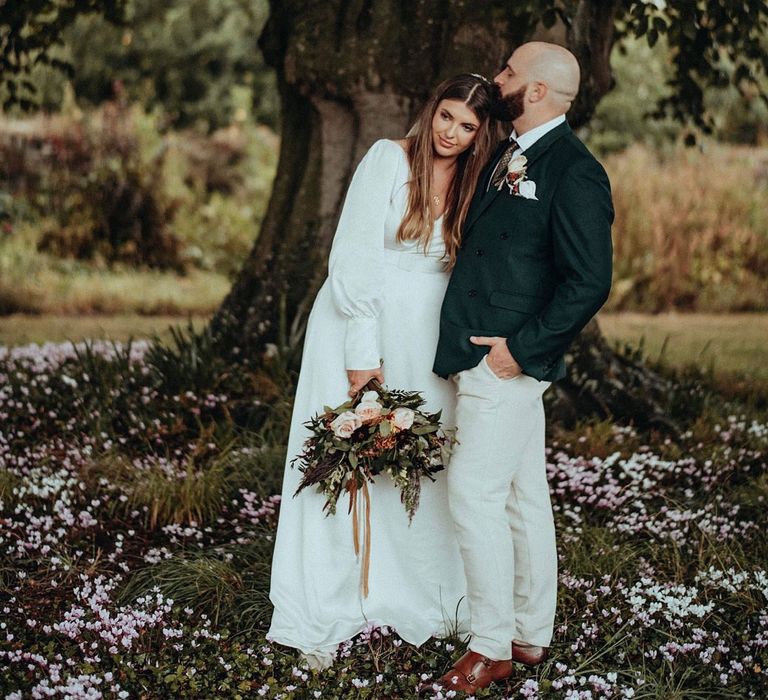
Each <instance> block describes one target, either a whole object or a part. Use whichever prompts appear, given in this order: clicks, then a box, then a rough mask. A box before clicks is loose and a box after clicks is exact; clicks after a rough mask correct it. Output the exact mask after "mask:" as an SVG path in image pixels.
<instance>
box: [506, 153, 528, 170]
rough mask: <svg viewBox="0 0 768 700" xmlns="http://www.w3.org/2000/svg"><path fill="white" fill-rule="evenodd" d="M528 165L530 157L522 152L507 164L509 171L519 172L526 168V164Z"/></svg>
mask: <svg viewBox="0 0 768 700" xmlns="http://www.w3.org/2000/svg"><path fill="white" fill-rule="evenodd" d="M526 165H528V159H527V158H526V157H525V156H524V155H523V154H522V153H518V154H517V155H516V156H515V157H514V158H513V159H512V160H510V161H509V165H507V172H508V173H519V172H522V171H523V170H525V166H526Z"/></svg>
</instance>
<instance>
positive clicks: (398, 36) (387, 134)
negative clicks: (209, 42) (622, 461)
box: [210, 0, 658, 415]
mask: <svg viewBox="0 0 768 700" xmlns="http://www.w3.org/2000/svg"><path fill="white" fill-rule="evenodd" d="M620 4H621V3H620V0H606V1H605V2H601V1H599V0H591V1H587V0H580V1H579V2H577V3H575V4H574V5H573V6H574V7H575V10H574V12H573V14H572V15H570V16H566V15H565V14H564V13H563V12H562V10H561V13H560V19H558V21H557V22H556V23H555V24H554V25H553V26H552V27H551V28H549V29H547V28H545V27H544V26H543V24H541V23H540V19H541V18H542V16H543V15H544V13H545V12H550V13H553V8H554V6H555V5H558V6H560V5H561V3H556V2H554V1H553V2H551V3H549V2H547V1H546V0H542V1H540V2H530V3H509V2H502V1H501V0H489V1H488V2H469V1H468V0H327V1H326V2H322V3H318V2H311V1H308V0H271V1H270V9H271V13H270V18H269V21H268V22H267V25H266V27H265V29H264V32H263V34H262V36H261V38H260V46H261V48H262V50H263V51H264V55H265V58H266V61H267V62H268V63H269V64H270V65H271V66H273V67H274V68H275V70H276V73H277V82H278V88H279V91H280V98H281V105H282V130H281V136H282V139H281V151H280V160H279V165H278V170H277V176H276V179H275V184H274V189H273V192H272V197H271V199H270V203H269V207H268V209H267V214H266V216H265V219H264V222H263V225H262V228H261V232H260V234H259V237H258V240H257V241H256V244H255V245H254V247H253V249H252V251H251V253H250V255H249V256H248V259H247V260H246V262H245V265H244V266H243V268H242V270H241V271H240V273H239V275H238V277H237V279H236V280H235V282H234V284H233V286H232V289H231V291H230V292H229V294H228V296H227V297H226V299H225V300H224V302H223V303H222V305H221V307H220V308H219V310H218V312H217V313H216V314H215V316H214V318H213V319H212V321H211V326H210V330H211V331H212V333H213V336H214V337H215V338H216V342H217V344H218V347H219V349H220V352H221V353H222V354H223V355H224V356H227V357H229V358H230V359H232V360H235V361H240V362H246V363H249V362H251V361H257V360H258V359H259V358H261V357H262V356H263V354H264V353H265V351H269V350H270V349H271V348H274V347H277V348H279V349H280V350H281V351H282V352H283V353H287V354H288V355H292V356H293V358H294V359H295V358H296V357H297V356H298V353H299V351H300V349H301V344H302V340H303V334H304V328H305V323H306V319H307V315H308V313H309V310H310V308H311V304H312V301H313V299H314V297H315V294H316V292H317V290H318V289H319V287H320V285H321V283H322V281H323V279H324V277H325V274H326V269H327V268H326V261H327V257H328V253H329V250H330V245H331V241H332V238H333V233H334V229H335V226H336V222H337V220H338V216H339V213H340V210H341V206H342V203H343V198H344V193H345V191H346V187H347V185H348V183H349V180H350V178H351V176H352V173H353V172H354V168H355V166H356V165H357V163H358V161H359V160H360V158H361V157H362V156H363V154H364V153H365V151H366V150H367V149H368V147H369V146H370V145H371V144H372V143H373V142H374V141H375V140H376V139H379V138H401V137H402V136H403V135H404V134H405V133H406V132H407V130H408V127H409V125H410V123H411V122H412V120H413V118H414V117H415V115H416V112H417V111H418V109H419V107H420V106H421V105H422V104H423V102H424V100H425V98H426V97H427V96H428V95H429V93H430V91H431V89H432V88H433V87H434V86H435V85H436V84H437V83H438V82H439V80H441V79H443V78H445V77H448V76H450V75H453V74H456V73H461V72H478V73H482V74H484V75H487V76H489V77H492V76H493V75H494V74H495V72H496V71H497V70H498V67H499V66H500V65H502V63H503V62H504V61H505V60H506V58H507V57H508V56H509V54H510V53H511V51H512V49H513V48H514V47H515V46H516V45H518V44H520V43H522V42H524V41H526V40H528V39H531V38H536V39H549V40H553V41H556V42H558V43H561V44H564V45H566V46H568V47H569V48H570V49H571V50H572V51H573V52H574V53H575V55H576V56H577V58H578V59H579V62H580V64H581V68H582V89H581V92H580V94H579V98H578V99H577V101H576V103H575V104H574V106H573V108H572V110H571V112H570V113H569V115H568V116H569V121H570V123H571V124H572V125H573V126H575V127H578V126H580V125H582V124H584V123H586V121H587V120H588V119H589V117H590V116H591V115H592V113H593V111H594V109H595V106H596V105H597V103H598V101H599V100H600V99H601V98H602V97H603V95H605V94H606V93H607V92H608V90H610V88H611V86H612V77H611V71H610V63H609V57H610V51H611V47H612V45H613V41H614V34H615V32H614V22H615V18H616V13H617V11H618V9H619V7H620ZM569 6H570V5H569ZM589 337H590V338H592V339H593V340H592V341H590V342H591V343H592V346H591V347H593V348H598V347H599V348H600V353H601V354H603V355H604V357H605V362H606V364H607V365H609V366H613V364H615V363H613V364H612V359H611V354H610V350H609V349H608V348H607V345H605V343H604V341H602V339H601V336H600V334H599V330H594V331H592V335H590V336H589ZM600 343H602V345H601V344H600ZM577 357H579V358H581V357H582V355H581V354H579V355H578V356H577ZM585 357H586V355H585ZM578 361H579V360H577V362H578ZM561 393H562V394H563V395H564V396H569V397H570V399H569V401H570V405H572V406H576V405H577V404H578V405H582V404H583V403H584V400H585V396H586V393H587V389H586V388H585V387H583V386H582V387H577V386H576V385H575V384H574V385H573V386H571V387H569V390H567V389H564V390H563V392H561ZM577 397H579V398H578V400H577ZM579 402H580V403H579ZM588 403H589V402H588ZM591 405H592V406H593V407H594V406H601V407H602V409H601V410H613V407H614V406H617V405H618V404H615V403H614V404H611V403H610V402H606V401H605V400H604V397H601V398H598V397H595V398H594V400H592V401H591ZM634 408H638V409H639V407H638V406H635V407H634ZM655 413H658V411H657V410H656V407H655V406H653V407H650V406H647V407H646V408H645V414H647V415H651V414H655Z"/></svg>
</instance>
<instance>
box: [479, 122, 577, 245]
mask: <svg viewBox="0 0 768 700" xmlns="http://www.w3.org/2000/svg"><path fill="white" fill-rule="evenodd" d="M569 133H571V128H570V127H569V126H568V123H567V122H563V123H562V124H558V125H557V126H556V127H555V128H554V129H552V131H548V132H547V133H546V134H544V136H542V137H541V138H540V139H539V140H538V141H536V143H534V144H533V146H531V147H530V148H528V149H526V150H525V151H523V155H524V156H525V157H526V158H527V159H528V163H527V164H526V169H527V168H530V167H531V164H532V163H533V162H534V161H535V160H536V159H537V158H539V156H541V155H542V154H543V153H546V151H547V149H548V148H549V147H550V146H551V145H552V144H553V143H555V141H557V140H559V139H560V138H562V137H563V136H565V135H566V134H569ZM502 145H506V142H503V143H502ZM502 150H503V149H502V148H501V147H499V149H498V150H497V152H496V154H495V155H494V157H493V158H492V159H491V162H490V163H489V168H490V167H491V164H493V166H495V165H496V163H497V162H498V159H499V157H500V155H501V151H502ZM489 168H486V169H485V170H483V174H482V176H481V178H480V181H479V182H478V183H477V189H476V190H475V195H474V197H473V199H472V206H471V207H470V210H469V214H468V215H467V221H466V223H465V224H464V235H465V236H466V235H467V234H468V233H469V232H470V229H471V228H472V227H473V226H474V225H475V222H476V221H477V220H478V219H479V218H480V215H481V214H482V213H483V212H484V211H485V210H486V209H487V208H488V207H489V206H490V205H491V203H492V202H494V201H495V200H496V198H497V197H499V195H501V194H502V193H503V192H504V187H502V188H501V189H500V190H497V189H495V188H493V187H492V188H491V189H490V190H489V191H488V192H486V191H485V187H486V185H487V182H488V176H489V175H490V171H489Z"/></svg>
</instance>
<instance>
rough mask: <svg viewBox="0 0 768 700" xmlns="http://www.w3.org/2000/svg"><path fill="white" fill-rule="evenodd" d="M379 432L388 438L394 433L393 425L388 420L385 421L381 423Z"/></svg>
mask: <svg viewBox="0 0 768 700" xmlns="http://www.w3.org/2000/svg"><path fill="white" fill-rule="evenodd" d="M379 432H380V433H381V434H382V435H383V436H384V437H387V435H389V434H390V433H391V432H392V424H391V423H390V422H389V421H388V420H383V421H381V423H379Z"/></svg>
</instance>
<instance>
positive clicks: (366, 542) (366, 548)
mask: <svg viewBox="0 0 768 700" xmlns="http://www.w3.org/2000/svg"><path fill="white" fill-rule="evenodd" d="M347 491H349V510H348V511H347V514H348V515H349V514H350V513H351V514H352V542H353V544H354V546H355V556H356V557H357V558H358V560H359V559H360V522H359V521H360V513H359V511H358V507H357V491H358V486H357V479H355V478H352V479H350V480H349V481H347ZM362 492H363V499H364V500H365V524H364V529H363V565H362V568H361V569H360V592H361V593H362V595H363V598H367V597H368V572H369V571H370V568H371V495H370V494H369V493H368V481H367V480H366V479H365V478H363V486H362Z"/></svg>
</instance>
